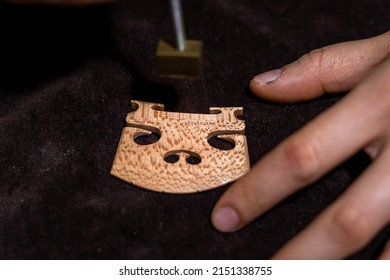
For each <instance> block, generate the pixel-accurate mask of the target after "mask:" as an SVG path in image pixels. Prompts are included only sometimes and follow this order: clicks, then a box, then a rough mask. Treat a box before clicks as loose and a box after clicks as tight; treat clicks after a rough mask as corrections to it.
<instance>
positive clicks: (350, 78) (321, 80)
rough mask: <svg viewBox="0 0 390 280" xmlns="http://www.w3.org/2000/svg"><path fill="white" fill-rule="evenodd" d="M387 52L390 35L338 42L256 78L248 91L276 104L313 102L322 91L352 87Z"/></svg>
mask: <svg viewBox="0 0 390 280" xmlns="http://www.w3.org/2000/svg"><path fill="white" fill-rule="evenodd" d="M389 52H390V32H387V33H385V34H382V35H380V36H377V37H373V38H370V39H365V40H359V41H352V42H346V43H339V44H335V45H331V46H328V47H325V48H321V49H318V50H315V51H313V52H310V53H309V54H306V55H304V56H302V57H301V58H300V59H298V60H297V61H295V62H293V63H291V64H289V65H286V66H284V67H282V68H281V69H277V70H273V71H270V72H266V73H263V74H261V75H258V76H256V77H255V78H254V79H253V80H252V81H251V83H250V88H251V90H252V91H253V92H254V93H255V94H256V95H258V96H259V97H261V98H264V99H267V100H271V101H277V102H297V101H304V100H309V99H313V98H315V97H318V96H320V95H322V94H323V93H324V92H328V93H333V92H341V91H346V90H349V89H351V88H352V87H354V86H355V85H356V84H357V82H359V81H360V80H361V79H362V77H365V76H366V75H367V74H368V73H369V72H370V71H371V70H372V69H373V67H375V66H376V65H378V63H380V62H381V61H383V60H384V59H385V58H386V57H387V56H388V55H389Z"/></svg>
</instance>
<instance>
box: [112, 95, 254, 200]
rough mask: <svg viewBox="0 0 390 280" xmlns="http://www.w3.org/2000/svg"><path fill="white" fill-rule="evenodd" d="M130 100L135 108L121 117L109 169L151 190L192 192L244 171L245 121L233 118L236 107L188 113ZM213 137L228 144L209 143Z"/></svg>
mask: <svg viewBox="0 0 390 280" xmlns="http://www.w3.org/2000/svg"><path fill="white" fill-rule="evenodd" d="M131 104H132V108H133V109H134V110H135V111H133V112H131V113H129V114H128V115H127V117H126V127H125V128H124V129H123V131H122V136H121V139H120V142H119V145H118V148H117V151H116V155H115V159H114V162H113V165H112V169H111V174H112V175H114V176H115V177H117V178H119V179H122V180H124V181H126V182H129V183H131V184H134V185H136V186H139V187H142V188H145V189H148V190H153V191H157V192H167V193H193V192H199V191H205V190H209V189H213V188H216V187H219V186H222V185H225V184H227V183H229V182H232V181H234V180H237V179H238V178H240V177H241V176H243V175H244V174H245V173H247V172H248V171H249V168H250V165H249V157H248V148H247V142H246V137H245V135H244V132H245V123H244V121H243V120H240V119H238V118H237V117H239V116H241V115H242V112H243V110H242V108H241V107H220V108H219V107H218V108H217V107H215V108H210V114H189V113H178V112H166V111H164V106H163V105H162V104H155V103H147V102H142V101H131ZM148 137H149V138H150V139H148ZM215 137H218V138H219V139H224V140H225V141H229V142H230V143H231V146H229V148H230V149H228V150H222V149H220V148H216V147H215V146H216V145H215V144H212V145H211V144H210V143H211V142H210V141H211V140H212V139H215ZM143 138H144V139H143ZM142 140H146V141H144V142H142Z"/></svg>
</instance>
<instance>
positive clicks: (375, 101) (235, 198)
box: [211, 60, 390, 232]
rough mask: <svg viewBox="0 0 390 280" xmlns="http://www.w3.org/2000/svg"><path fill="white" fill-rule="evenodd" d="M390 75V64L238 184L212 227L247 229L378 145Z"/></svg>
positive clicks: (384, 125) (218, 207)
mask: <svg viewBox="0 0 390 280" xmlns="http://www.w3.org/2000/svg"><path fill="white" fill-rule="evenodd" d="M389 72H390V60H388V61H386V62H385V63H383V64H382V65H381V66H380V67H378V70H377V71H375V72H373V74H372V75H370V76H369V77H368V78H367V79H366V80H365V82H364V83H362V84H361V85H359V86H358V87H357V88H356V89H355V90H354V91H353V93H351V94H349V95H348V96H346V97H345V98H343V99H342V100H341V101H340V102H339V103H337V104H336V105H335V106H333V107H332V108H330V109H329V110H327V111H326V112H324V113H323V114H321V115H320V116H319V117H317V118H316V119H315V120H314V121H312V122H311V123H309V124H308V125H307V126H305V127H304V128H303V129H301V130H300V131H299V132H297V133H296V134H295V135H293V136H291V137H289V138H288V139H286V140H285V141H284V142H283V143H281V144H280V145H279V146H278V147H276V148H275V149H274V150H273V151H271V152H270V153H269V154H267V155H266V156H265V157H264V158H263V159H262V160H261V161H259V162H258V163H257V164H256V165H255V166H254V167H253V168H252V170H251V171H250V172H249V173H248V174H247V175H245V176H244V177H242V178H241V179H240V180H238V181H237V182H236V183H234V184H233V185H232V187H231V188H230V189H229V190H228V191H226V193H225V194H224V195H223V196H222V197H221V199H220V200H219V201H218V202H217V204H216V206H215V208H214V210H213V213H212V216H211V219H212V222H213V225H214V227H215V228H216V229H218V230H220V231H223V232H229V231H235V230H237V229H239V228H241V227H243V226H245V225H246V224H247V223H249V222H250V221H252V220H253V219H255V218H256V217H258V216H259V215H261V214H262V213H264V212H265V211H267V210H268V209H269V208H271V207H272V206H274V205H275V204H276V203H278V202H280V201H281V200H282V199H284V198H286V197H287V196H288V195H290V194H292V193H294V192H296V191H297V190H299V189H301V188H303V187H305V186H307V185H308V184H310V183H312V182H313V181H315V180H316V179H318V178H319V177H321V176H322V175H324V174H325V173H326V172H328V171H329V170H330V169H332V168H333V167H335V166H336V165H338V164H340V163H341V162H342V161H344V160H345V159H347V158H349V157H350V156H352V155H353V154H354V153H356V152H357V151H359V150H361V149H363V147H366V146H368V145H369V144H370V143H371V142H378V141H376V140H377V138H378V137H379V136H380V135H381V133H382V132H383V131H385V129H387V125H388V124H387V121H386V120H388V119H389V117H390V116H389V113H388V112H390V108H389V107H390V95H388V94H387V93H388V92H389V91H390V81H389V79H388V73H389ZM367 91H369V92H372V94H366V92H367ZM372 108H375V110H373V109H372ZM362 112H364V117H362ZM383 120H384V121H383ZM374 140H375V141H374Z"/></svg>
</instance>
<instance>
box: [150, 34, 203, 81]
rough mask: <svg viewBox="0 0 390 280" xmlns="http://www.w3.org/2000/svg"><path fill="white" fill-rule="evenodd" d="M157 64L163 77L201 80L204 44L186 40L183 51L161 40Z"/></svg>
mask: <svg viewBox="0 0 390 280" xmlns="http://www.w3.org/2000/svg"><path fill="white" fill-rule="evenodd" d="M156 55H157V63H158V70H159V74H160V76H161V77H169V78H200V77H201V76H202V42H201V41H197V40H186V47H185V49H184V50H183V51H180V50H178V49H177V48H175V47H173V46H172V45H170V44H168V43H167V42H165V41H163V40H160V41H159V43H158V47H157V54H156Z"/></svg>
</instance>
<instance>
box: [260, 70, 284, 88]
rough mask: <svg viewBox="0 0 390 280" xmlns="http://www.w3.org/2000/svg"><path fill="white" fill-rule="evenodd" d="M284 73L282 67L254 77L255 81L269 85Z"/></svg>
mask: <svg viewBox="0 0 390 280" xmlns="http://www.w3.org/2000/svg"><path fill="white" fill-rule="evenodd" d="M281 74H282V70H281V69H275V70H271V71H268V72H265V73H262V74H260V75H257V76H256V77H254V78H253V81H255V82H256V83H259V84H262V85H268V84H270V83H272V82H273V81H275V80H276V79H277V78H279V76H280V75H281Z"/></svg>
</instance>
